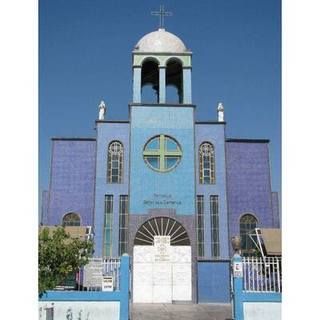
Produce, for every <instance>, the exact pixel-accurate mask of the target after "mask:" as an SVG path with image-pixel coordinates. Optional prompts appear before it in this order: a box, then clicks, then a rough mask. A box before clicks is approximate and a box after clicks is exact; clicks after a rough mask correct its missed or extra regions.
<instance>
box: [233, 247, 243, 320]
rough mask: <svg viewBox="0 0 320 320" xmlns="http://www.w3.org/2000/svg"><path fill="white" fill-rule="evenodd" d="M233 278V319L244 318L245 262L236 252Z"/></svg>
mask: <svg viewBox="0 0 320 320" xmlns="http://www.w3.org/2000/svg"><path fill="white" fill-rule="evenodd" d="M232 278H233V313H234V314H233V319H234V320H243V301H242V290H243V264H242V257H241V256H240V254H238V253H235V254H234V255H233V257H232Z"/></svg>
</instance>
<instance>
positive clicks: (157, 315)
mask: <svg viewBox="0 0 320 320" xmlns="http://www.w3.org/2000/svg"><path fill="white" fill-rule="evenodd" d="M231 314H232V311H231V305H230V304H162V303H158V304H144V303H134V304H132V307H131V320H231V319H232V316H231Z"/></svg>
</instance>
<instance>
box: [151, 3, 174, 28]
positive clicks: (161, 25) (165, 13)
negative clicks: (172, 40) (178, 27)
mask: <svg viewBox="0 0 320 320" xmlns="http://www.w3.org/2000/svg"><path fill="white" fill-rule="evenodd" d="M151 15H153V16H159V28H160V29H163V28H164V17H170V16H172V12H170V11H165V10H164V6H163V5H160V10H159V11H151Z"/></svg>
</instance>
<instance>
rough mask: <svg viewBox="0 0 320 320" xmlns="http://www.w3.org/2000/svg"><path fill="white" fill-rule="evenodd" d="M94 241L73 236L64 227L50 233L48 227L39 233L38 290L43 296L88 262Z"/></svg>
mask: <svg viewBox="0 0 320 320" xmlns="http://www.w3.org/2000/svg"><path fill="white" fill-rule="evenodd" d="M92 247H93V245H92V241H89V240H88V241H84V240H80V239H75V238H71V237H70V235H69V234H67V233H66V231H65V230H64V228H62V227H59V228H57V229H56V230H54V231H53V233H52V234H50V233H49V229H48V228H44V229H42V231H41V232H40V233H39V253H38V254H39V257H38V259H39V274H38V277H39V279H38V290H39V295H40V296H41V295H42V294H43V293H44V292H45V291H46V290H51V289H54V288H55V287H56V286H57V285H59V284H60V283H61V282H62V281H63V280H65V279H66V277H67V276H68V275H70V273H75V272H76V271H77V270H78V268H79V267H82V266H84V265H85V264H87V263H88V259H89V257H90V255H91V252H92Z"/></svg>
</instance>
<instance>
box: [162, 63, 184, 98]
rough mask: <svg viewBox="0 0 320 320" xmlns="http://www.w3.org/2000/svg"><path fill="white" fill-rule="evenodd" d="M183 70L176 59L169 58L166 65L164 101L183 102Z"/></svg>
mask: <svg viewBox="0 0 320 320" xmlns="http://www.w3.org/2000/svg"><path fill="white" fill-rule="evenodd" d="M182 74H183V72H182V64H181V61H180V60H178V59H170V60H169V61H168V62H167V65H166V102H167V103H168V102H171V103H183V75H182Z"/></svg>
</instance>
